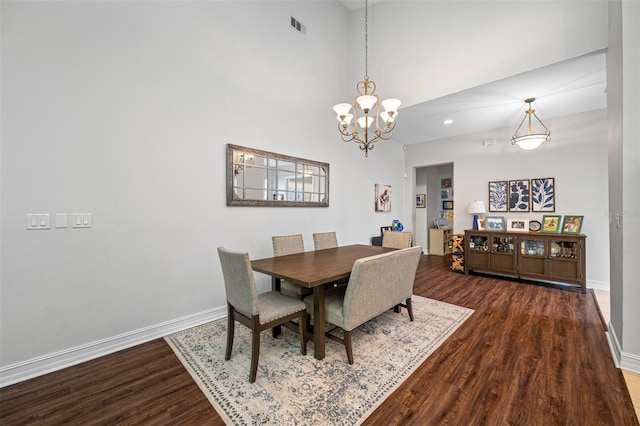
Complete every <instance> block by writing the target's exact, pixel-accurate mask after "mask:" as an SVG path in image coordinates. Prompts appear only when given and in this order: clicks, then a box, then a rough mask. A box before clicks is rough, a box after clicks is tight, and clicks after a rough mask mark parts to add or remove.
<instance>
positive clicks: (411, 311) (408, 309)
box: [406, 298, 413, 321]
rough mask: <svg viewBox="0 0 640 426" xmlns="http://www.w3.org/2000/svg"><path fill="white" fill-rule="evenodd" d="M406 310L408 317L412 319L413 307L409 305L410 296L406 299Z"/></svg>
mask: <svg viewBox="0 0 640 426" xmlns="http://www.w3.org/2000/svg"><path fill="white" fill-rule="evenodd" d="M406 305H407V312H409V318H410V319H411V321H413V307H412V306H411V298H408V299H407V302H406Z"/></svg>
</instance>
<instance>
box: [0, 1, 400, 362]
mask: <svg viewBox="0 0 640 426" xmlns="http://www.w3.org/2000/svg"><path fill="white" fill-rule="evenodd" d="M290 15H293V16H295V17H296V18H297V19H299V20H300V21H302V22H303V23H304V24H305V25H306V27H307V35H306V36H304V35H301V34H299V33H297V32H295V31H294V30H292V29H291V28H290V26H289V19H290ZM347 18H348V16H347V11H346V9H344V7H343V6H342V5H340V4H339V3H334V2H306V1H305V2H250V3H249V2H76V1H70V2H2V55H3V57H2V89H3V90H2V134H1V136H2V211H1V212H2V218H1V220H2V238H1V244H2V265H1V269H2V271H1V286H2V287H1V292H2V297H1V301H0V308H1V309H0V324H1V325H0V338H1V341H2V345H0V360H1V361H0V362H1V365H0V367H1V368H2V370H0V372H2V371H4V373H6V374H7V375H10V374H12V372H14V371H16V370H20V368H22V367H24V366H25V365H26V366H27V367H28V364H29V363H31V362H35V361H43V360H44V361H43V362H44V363H45V364H46V359H47V358H48V357H56V356H60V355H64V354H69V357H70V358H72V357H73V356H74V355H72V353H74V352H77V351H76V349H78V350H80V349H82V348H84V347H86V346H91V345H95V344H97V343H101V342H102V343H104V342H108V341H110V340H114V339H115V340H117V339H118V338H120V337H123V336H124V337H127V336H131V335H136V334H140V333H145V332H148V331H149V329H150V328H151V329H152V328H154V327H157V326H159V325H163V324H167V323H171V322H172V321H176V320H178V319H181V318H185V317H189V316H194V315H197V314H198V313H205V314H207V315H208V316H209V317H210V316H212V315H222V314H224V309H223V308H224V306H225V296H224V290H223V284H222V274H221V271H220V267H219V261H218V258H217V253H216V247H218V246H227V247H229V248H233V249H238V250H247V251H248V252H249V254H250V256H251V257H252V258H259V257H265V256H270V255H271V253H272V248H271V240H270V238H271V236H272V235H278V234H290V233H302V234H303V235H304V238H305V240H306V241H305V245H306V248H307V249H312V247H313V244H312V240H311V234H312V232H317V231H330V230H335V231H337V233H338V240H339V242H340V243H341V244H348V243H364V244H367V243H369V238H370V236H371V235H376V234H377V233H379V228H380V226H382V225H389V224H391V221H392V220H393V219H394V218H402V216H403V212H402V206H403V204H404V200H403V198H402V197H403V195H404V192H405V190H404V180H403V177H402V172H403V167H402V161H403V154H402V148H401V147H400V146H397V145H394V144H393V143H392V142H388V143H384V144H380V145H379V146H376V148H375V150H374V151H373V152H371V153H370V155H369V158H365V157H364V154H363V153H362V152H361V151H360V150H359V149H358V147H357V146H356V145H355V144H353V143H350V144H346V143H344V142H342V141H341V140H340V139H339V137H338V135H337V132H336V129H337V122H336V121H335V118H334V113H333V111H332V110H331V107H332V106H333V105H334V104H335V103H337V102H339V101H342V100H343V99H349V98H350V97H352V96H353V95H355V90H354V89H353V88H352V87H353V85H352V83H353V82H352V81H350V80H349V76H348V75H346V73H345V71H344V64H343V62H342V61H343V58H344V57H345V56H348V53H349V52H348V49H344V43H342V40H344V39H345V38H346V37H347V22H348V21H347ZM227 143H233V144H238V145H244V146H249V147H254V148H258V149H265V150H269V151H273V152H277V153H283V154H289V155H293V156H297V157H302V158H309V159H314V160H318V161H324V162H328V163H330V165H331V198H330V207H329V208H249V207H227V206H226V204H225V144H227ZM375 183H384V184H388V185H391V186H392V189H393V201H392V203H393V204H392V212H391V213H375V212H374V203H373V200H374V184H375ZM72 212H91V213H93V227H92V228H89V229H82V230H79V229H70V228H68V229H51V230H48V231H27V230H26V229H25V228H26V227H25V224H26V214H27V213H50V214H52V215H55V213H72ZM259 284H260V285H261V286H262V287H266V286H267V285H268V280H267V279H266V277H260V278H259ZM207 315H205V316H207ZM132 341H133V340H132ZM116 346H117V345H116ZM97 355H99V354H96V356H97ZM24 374H31V373H30V372H26V373H24Z"/></svg>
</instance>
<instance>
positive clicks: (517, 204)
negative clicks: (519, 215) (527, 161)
mask: <svg viewBox="0 0 640 426" xmlns="http://www.w3.org/2000/svg"><path fill="white" fill-rule="evenodd" d="M530 186H531V181H530V180H529V179H520V180H510V181H509V211H510V212H528V211H529V205H530V201H531V188H530Z"/></svg>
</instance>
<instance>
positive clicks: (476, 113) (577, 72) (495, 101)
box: [393, 53, 607, 145]
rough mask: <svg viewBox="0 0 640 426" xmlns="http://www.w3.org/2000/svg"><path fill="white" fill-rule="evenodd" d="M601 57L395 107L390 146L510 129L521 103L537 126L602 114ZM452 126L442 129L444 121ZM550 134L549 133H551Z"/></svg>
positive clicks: (603, 81) (521, 114)
mask: <svg viewBox="0 0 640 426" xmlns="http://www.w3.org/2000/svg"><path fill="white" fill-rule="evenodd" d="M605 56H606V55H605V53H597V54H595V53H594V54H590V55H585V56H581V57H578V58H574V59H571V60H567V61H564V62H561V63H557V64H553V65H550V66H547V67H544V68H540V69H537V70H534V71H530V72H527V73H523V74H519V75H516V76H513V77H509V78H505V79H503V80H499V81H495V82H492V83H488V84H485V85H482V86H478V87H474V88H472V89H469V90H465V91H462V92H459V93H452V94H450V95H447V96H444V97H441V98H438V99H434V100H431V101H428V102H423V103H420V104H416V105H412V106H409V107H407V108H402V107H400V110H399V113H398V122H397V126H396V129H395V130H394V136H393V140H394V141H395V142H397V143H400V144H402V145H408V144H414V143H420V142H425V141H430V140H437V139H443V138H448V137H452V136H458V135H464V134H469V133H475V132H481V131H485V130H491V129H497V128H501V127H513V130H514V131H515V130H516V127H517V126H518V124H519V123H520V121H521V120H522V118H523V117H524V111H525V109H526V108H525V107H526V106H527V104H525V103H524V100H525V99H527V98H531V97H535V98H536V101H535V102H534V103H533V109H535V110H536V114H537V115H538V117H540V119H542V121H543V122H544V121H545V119H549V118H553V117H561V116H564V115H570V114H576V113H580V112H585V111H592V110H596V109H602V108H606V106H607V95H606V57H605ZM447 119H451V120H453V123H452V124H449V125H445V124H443V122H444V120H447ZM551 130H552V132H553V129H551Z"/></svg>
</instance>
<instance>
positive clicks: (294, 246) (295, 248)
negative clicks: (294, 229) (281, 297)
mask: <svg viewBox="0 0 640 426" xmlns="http://www.w3.org/2000/svg"><path fill="white" fill-rule="evenodd" d="M271 242H272V244H273V255H274V256H275V257H278V256H286V255H289V254H296V253H304V240H303V239H302V234H295V235H279V236H276V237H271ZM273 279H274V280H275V278H273ZM279 291H280V292H281V293H282V294H286V295H288V296H294V297H297V298H299V299H303V298H304V297H305V296H307V295H309V294H311V293H313V290H311V289H310V288H305V287H300V286H299V285H295V284H291V283H289V282H287V281H286V280H280V289H279Z"/></svg>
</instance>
